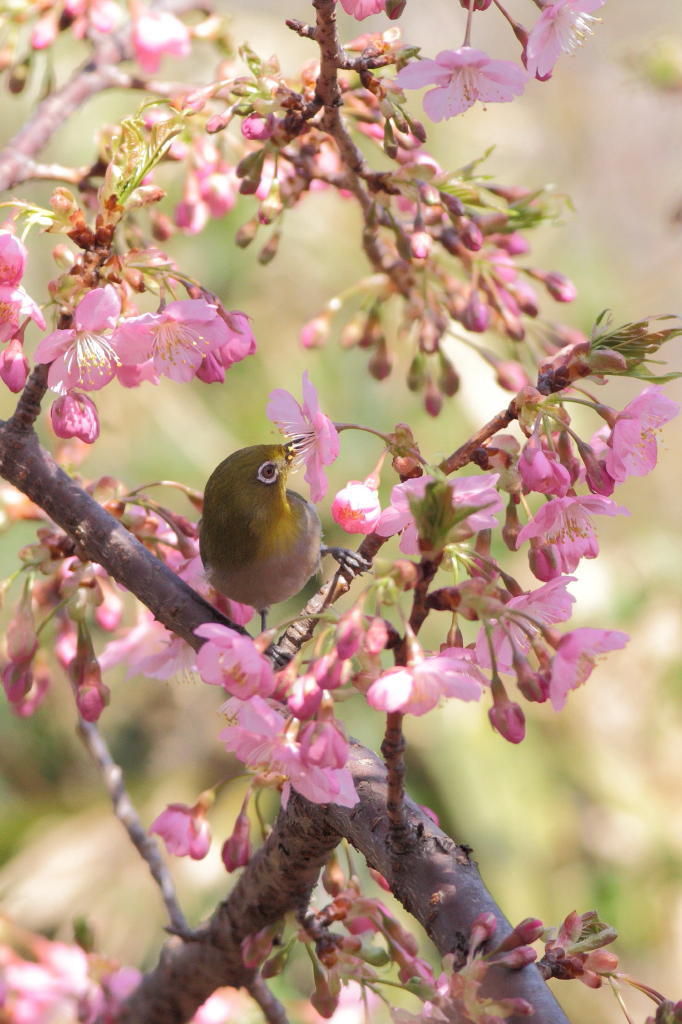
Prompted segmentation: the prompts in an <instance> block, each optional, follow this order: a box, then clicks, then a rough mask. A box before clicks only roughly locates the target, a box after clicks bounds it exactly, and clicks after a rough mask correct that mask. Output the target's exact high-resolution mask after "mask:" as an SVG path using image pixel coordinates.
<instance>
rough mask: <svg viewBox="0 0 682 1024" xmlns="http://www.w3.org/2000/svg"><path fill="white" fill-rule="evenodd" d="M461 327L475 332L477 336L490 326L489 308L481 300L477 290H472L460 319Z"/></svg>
mask: <svg viewBox="0 0 682 1024" xmlns="http://www.w3.org/2000/svg"><path fill="white" fill-rule="evenodd" d="M460 320H461V323H462V327H465V328H466V330H467V331H475V332H476V333H477V334H481V333H483V331H487V329H488V327H489V326H490V307H489V306H488V304H487V302H484V301H483V299H482V298H481V293H480V292H479V290H478V289H477V288H472V290H471V294H470V295H469V299H468V301H467V304H466V306H465V307H464V309H463V310H462V315H461V317H460Z"/></svg>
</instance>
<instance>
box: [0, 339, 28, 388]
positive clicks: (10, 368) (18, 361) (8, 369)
mask: <svg viewBox="0 0 682 1024" xmlns="http://www.w3.org/2000/svg"><path fill="white" fill-rule="evenodd" d="M27 377H28V360H27V358H26V356H25V355H24V349H23V346H22V344H21V341H20V340H19V339H18V338H12V340H11V341H10V343H9V345H8V346H7V348H6V349H5V350H4V352H3V353H2V354H1V355H0V378H2V380H3V381H4V382H5V384H6V385H7V387H8V388H9V389H10V391H12V392H13V393H14V394H15V395H16V394H18V393H19V391H21V390H22V388H23V387H24V384H25V383H26V378H27Z"/></svg>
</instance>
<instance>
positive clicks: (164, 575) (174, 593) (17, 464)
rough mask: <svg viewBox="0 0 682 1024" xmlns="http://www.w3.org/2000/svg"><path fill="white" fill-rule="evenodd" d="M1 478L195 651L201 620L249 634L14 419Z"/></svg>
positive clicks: (0, 453)
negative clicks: (143, 541)
mask: <svg viewBox="0 0 682 1024" xmlns="http://www.w3.org/2000/svg"><path fill="white" fill-rule="evenodd" d="M0 474H1V475H2V476H3V477H4V478H5V479H6V480H8V481H9V482H10V483H11V484H14V486H15V487H18V488H19V490H20V491H23V493H24V494H26V495H28V497H29V498H30V499H31V501H34V502H35V504H36V505H39V506H40V507H41V508H43V509H44V510H45V512H47V514H48V515H49V516H50V518H51V519H52V520H53V521H54V522H55V523H56V524H57V525H58V526H61V528H62V529H63V530H65V531H66V533H68V535H69V536H70V537H72V538H73V540H74V541H75V542H76V544H77V545H78V551H79V553H80V554H81V555H82V556H83V557H84V558H87V559H90V560H91V561H93V562H98V563H99V564H100V565H102V566H104V568H105V569H106V570H107V572H108V573H109V574H110V575H111V576H113V578H114V579H115V580H117V582H119V583H121V584H122V585H123V586H124V587H125V588H126V589H127V590H129V591H130V592H131V593H133V594H135V596H136V597H138V598H139V599H140V601H142V602H143V604H145V605H146V606H147V607H148V608H149V609H150V610H151V611H152V612H153V613H154V615H155V616H156V618H157V619H158V620H159V622H162V623H163V625H164V626H166V627H167V628H168V629H171V630H172V631H173V632H174V633H177V635H178V636H181V637H182V639H183V640H186V641H187V643H189V644H191V645H192V646H193V647H195V648H196V647H198V646H199V640H198V638H197V637H196V636H194V630H195V629H196V627H197V626H198V625H200V624H201V623H202V622H222V623H224V624H227V625H230V626H232V628H233V629H237V630H239V632H242V633H243V632H245V630H244V629H243V628H242V627H240V626H236V625H234V624H233V623H231V622H228V620H227V619H226V618H225V617H224V616H223V615H222V614H221V613H220V612H219V611H218V610H217V609H216V608H214V607H213V605H211V604H209V602H208V601H206V600H204V598H203V597H201V596H200V595H199V594H197V593H196V591H194V590H192V588H191V587H189V586H188V585H187V584H186V583H185V582H184V581H183V580H181V579H180V578H179V577H178V576H177V575H176V574H175V573H174V572H173V571H172V570H171V569H169V568H168V566H166V565H164V564H163V562H161V561H159V559H158V558H155V557H154V555H152V554H151V552H150V551H148V550H147V548H145V547H144V545H143V544H141V543H140V542H139V541H138V540H137V538H136V537H134V536H133V535H132V533H130V532H129V531H128V530H127V529H126V528H125V526H123V525H122V524H121V523H120V522H119V521H118V520H117V519H114V517H113V516H111V515H109V513H108V512H107V511H106V510H105V509H103V508H102V506H101V505H99V504H98V503H97V502H96V501H95V500H94V498H91V497H90V495H89V494H86V493H85V491H84V490H83V489H82V488H81V487H79V486H78V484H77V483H76V482H75V481H74V480H72V479H71V477H69V476H67V474H66V473H65V472H64V471H63V470H62V469H60V468H59V466H58V465H57V463H56V462H55V461H54V459H53V458H52V457H51V456H50V455H49V454H48V452H46V451H45V449H44V448H42V447H41V446H40V444H39V443H38V438H37V437H36V435H35V434H34V433H33V431H29V432H26V431H25V430H23V429H17V428H16V426H15V425H14V424H13V423H12V420H9V421H8V422H7V423H3V424H2V425H0Z"/></svg>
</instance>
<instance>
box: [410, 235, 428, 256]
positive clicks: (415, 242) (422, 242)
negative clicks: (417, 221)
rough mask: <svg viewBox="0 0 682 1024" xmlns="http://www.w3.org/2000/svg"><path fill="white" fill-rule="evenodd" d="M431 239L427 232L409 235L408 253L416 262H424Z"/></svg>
mask: <svg viewBox="0 0 682 1024" xmlns="http://www.w3.org/2000/svg"><path fill="white" fill-rule="evenodd" d="M432 245H433V239H432V238H431V235H430V234H429V233H428V231H415V233H414V234H413V235H410V252H411V253H412V255H413V256H414V258H415V259H416V260H425V259H426V257H427V256H428V255H429V253H430V252H431V246H432Z"/></svg>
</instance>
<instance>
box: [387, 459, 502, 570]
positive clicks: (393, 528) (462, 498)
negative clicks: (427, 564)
mask: <svg viewBox="0 0 682 1024" xmlns="http://www.w3.org/2000/svg"><path fill="white" fill-rule="evenodd" d="M498 480H499V473H488V474H481V475H479V476H460V477H455V478H454V479H453V480H449V481H448V486H449V487H450V490H451V491H452V504H453V506H454V507H455V508H460V509H462V510H463V511H464V510H465V509H467V508H471V513H470V514H469V515H467V516H466V518H465V519H464V520H463V521H462V523H460V524H459V525H460V527H467V528H468V529H469V530H470V531H471V533H472V534H473V533H477V532H478V531H479V530H486V529H490V528H492V527H494V526H497V525H498V522H497V519H496V518H495V513H496V512H497V511H499V509H501V507H502V499H501V498H500V495H499V494H498V493H497V491H496V489H495V485H496V484H497V481H498ZM432 481H433V477H431V476H428V475H424V476H419V477H414V478H413V479H411V480H405V481H404V482H403V483H401V484H396V485H395V487H394V488H393V490H392V491H391V502H390V504H389V505H388V507H387V508H385V509H384V511H383V512H382V513H381V515H380V516H379V518H378V520H377V522H376V524H375V526H374V530H375V532H376V533H378V534H379V536H380V537H391V536H393V534H394V533H398V531H399V530H402V531H403V535H402V537H401V540H400V550H401V551H403V552H404V553H405V554H406V555H416V554H418V553H419V537H418V535H417V525H416V523H415V521H414V515H413V513H412V508H411V507H410V500H412V501H415V500H416V501H419V500H422V499H423V498H424V493H425V491H426V487H427V486H428V484H430V483H431V482H432Z"/></svg>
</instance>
